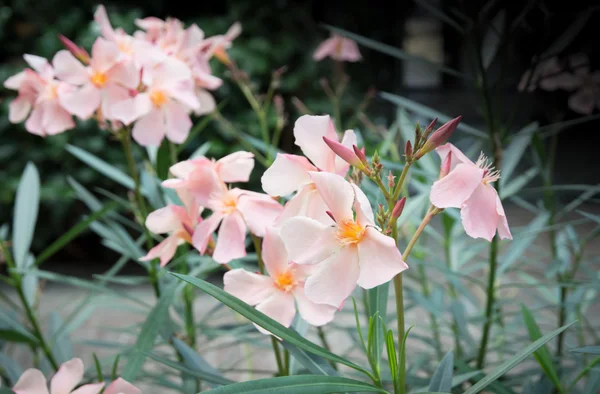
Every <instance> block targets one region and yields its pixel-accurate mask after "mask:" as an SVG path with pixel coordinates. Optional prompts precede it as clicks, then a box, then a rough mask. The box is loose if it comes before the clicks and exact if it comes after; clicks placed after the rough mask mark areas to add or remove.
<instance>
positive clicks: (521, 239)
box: [497, 213, 549, 276]
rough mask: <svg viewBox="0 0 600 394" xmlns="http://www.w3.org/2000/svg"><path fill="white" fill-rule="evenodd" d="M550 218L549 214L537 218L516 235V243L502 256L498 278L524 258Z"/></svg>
mask: <svg viewBox="0 0 600 394" xmlns="http://www.w3.org/2000/svg"><path fill="white" fill-rule="evenodd" d="M548 217H549V214H547V213H544V214H541V215H539V216H537V217H536V218H535V219H533V220H532V221H531V222H530V223H529V224H528V225H527V227H526V228H525V229H523V230H522V231H520V232H519V233H518V234H515V235H516V236H515V241H514V242H512V243H511V244H510V246H509V248H508V250H507V251H506V252H505V253H504V255H503V256H502V263H501V264H500V266H499V267H498V274H497V275H498V276H500V275H502V273H504V272H506V270H508V268H509V267H510V266H511V265H513V264H514V263H515V262H516V261H518V260H519V259H521V258H523V255H524V253H525V251H526V250H527V249H528V248H529V247H530V246H531V244H532V243H533V241H534V240H535V239H537V236H538V234H539V233H540V232H542V231H543V229H544V227H545V226H546V224H547V223H548Z"/></svg>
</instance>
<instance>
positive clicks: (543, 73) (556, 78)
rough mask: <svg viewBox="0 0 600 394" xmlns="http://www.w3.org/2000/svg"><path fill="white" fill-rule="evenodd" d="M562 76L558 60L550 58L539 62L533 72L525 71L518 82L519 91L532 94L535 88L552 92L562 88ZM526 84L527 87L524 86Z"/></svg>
mask: <svg viewBox="0 0 600 394" xmlns="http://www.w3.org/2000/svg"><path fill="white" fill-rule="evenodd" d="M563 82H564V74H563V73H562V67H561V66H560V64H559V63H558V58H556V57H552V58H550V59H546V60H543V61H541V62H540V63H539V64H538V65H537V67H536V68H535V69H534V70H533V74H532V73H531V70H527V71H525V73H524V74H523V76H521V80H520V81H519V86H518V88H519V91H523V90H527V91H528V92H533V91H534V90H535V88H536V87H537V86H539V87H540V88H541V89H542V90H547V91H553V90H556V89H558V88H561V87H562V86H563ZM526 84H527V86H525V85H526Z"/></svg>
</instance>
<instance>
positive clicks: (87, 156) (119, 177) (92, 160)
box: [66, 145, 135, 190]
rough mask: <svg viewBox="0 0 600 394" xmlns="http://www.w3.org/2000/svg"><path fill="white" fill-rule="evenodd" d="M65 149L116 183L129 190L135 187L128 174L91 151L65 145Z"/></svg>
mask: <svg viewBox="0 0 600 394" xmlns="http://www.w3.org/2000/svg"><path fill="white" fill-rule="evenodd" d="M66 149H67V151H68V152H69V153H71V154H72V155H73V156H75V157H76V158H78V159H79V160H81V161H83V162H84V163H85V164H87V165H88V166H90V167H92V168H93V169H95V170H96V171H98V172H99V173H101V174H103V175H105V176H106V177H108V178H110V179H112V180H113V181H115V182H117V183H118V184H120V185H122V186H125V187H126V188H128V189H130V190H133V189H134V188H135V183H134V182H133V179H131V177H130V176H129V175H127V174H125V173H124V172H123V171H121V170H119V169H118V168H116V167H115V166H113V165H111V164H108V163H107V162H105V161H104V160H102V159H99V158H98V157H96V156H94V155H92V154H91V153H89V152H87V151H85V150H83V149H81V148H78V147H76V146H73V145H67V148H66Z"/></svg>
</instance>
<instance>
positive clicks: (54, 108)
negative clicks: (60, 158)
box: [42, 100, 75, 135]
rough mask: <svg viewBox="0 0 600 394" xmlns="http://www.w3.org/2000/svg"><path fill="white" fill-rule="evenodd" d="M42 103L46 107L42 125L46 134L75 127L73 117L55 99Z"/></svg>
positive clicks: (53, 133) (54, 133)
mask: <svg viewBox="0 0 600 394" xmlns="http://www.w3.org/2000/svg"><path fill="white" fill-rule="evenodd" d="M44 104H45V107H46V108H45V109H44V116H43V118H42V125H43V127H44V130H45V131H46V134H48V135H56V134H59V133H62V132H63V131H65V130H69V129H72V128H74V127H75V122H74V121H73V117H72V116H71V114H70V113H68V112H67V111H65V110H64V109H63V108H62V107H61V106H60V105H59V103H58V101H57V100H52V101H47V102H45V103H44Z"/></svg>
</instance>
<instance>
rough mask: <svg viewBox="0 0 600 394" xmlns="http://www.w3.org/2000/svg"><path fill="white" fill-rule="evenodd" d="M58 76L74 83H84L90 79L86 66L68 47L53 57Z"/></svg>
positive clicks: (62, 79)
mask: <svg viewBox="0 0 600 394" xmlns="http://www.w3.org/2000/svg"><path fill="white" fill-rule="evenodd" d="M52 65H53V66H54V72H55V74H56V78H58V79H60V80H61V81H65V82H68V83H71V84H73V85H83V84H85V83H87V82H88V81H89V74H88V72H87V70H86V69H85V66H84V65H83V64H81V62H80V61H79V60H77V59H76V58H75V56H73V54H72V53H71V52H69V51H67V50H66V49H62V50H60V51H58V52H57V53H56V55H54V58H53V59H52Z"/></svg>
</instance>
